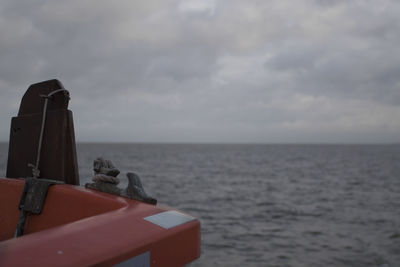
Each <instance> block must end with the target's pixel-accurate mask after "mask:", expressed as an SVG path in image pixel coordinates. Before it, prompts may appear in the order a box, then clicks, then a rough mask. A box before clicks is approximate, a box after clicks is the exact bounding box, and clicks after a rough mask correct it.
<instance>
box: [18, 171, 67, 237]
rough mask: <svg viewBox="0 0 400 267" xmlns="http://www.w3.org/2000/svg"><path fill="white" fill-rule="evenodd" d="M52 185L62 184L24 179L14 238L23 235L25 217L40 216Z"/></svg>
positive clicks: (45, 180) (46, 180)
mask: <svg viewBox="0 0 400 267" xmlns="http://www.w3.org/2000/svg"><path fill="white" fill-rule="evenodd" d="M54 184H62V182H60V181H55V180H49V179H37V178H35V177H28V178H26V179H25V186H24V190H23V191H22V196H21V199H20V201H19V204H18V208H19V210H20V211H21V214H20V217H19V219H18V224H17V229H16V230H15V234H14V237H18V236H22V235H23V234H24V228H25V221H26V217H27V215H29V214H40V213H41V212H42V209H43V205H44V201H45V200H46V196H47V192H48V190H49V187H50V186H51V185H54Z"/></svg>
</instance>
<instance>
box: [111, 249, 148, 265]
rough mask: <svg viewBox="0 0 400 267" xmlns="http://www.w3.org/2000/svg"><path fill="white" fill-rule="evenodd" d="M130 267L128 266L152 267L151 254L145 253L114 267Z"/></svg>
mask: <svg viewBox="0 0 400 267" xmlns="http://www.w3.org/2000/svg"><path fill="white" fill-rule="evenodd" d="M115 266H117V267H128V266H135V267H150V252H148V251H147V252H145V253H143V254H140V255H137V256H136V257H133V258H131V259H129V260H126V261H123V262H120V263H118V264H116V265H114V267H115Z"/></svg>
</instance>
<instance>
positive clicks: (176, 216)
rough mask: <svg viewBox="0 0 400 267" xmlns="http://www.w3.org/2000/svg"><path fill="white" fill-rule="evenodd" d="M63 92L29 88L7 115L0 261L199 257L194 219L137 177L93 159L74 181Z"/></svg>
mask: <svg viewBox="0 0 400 267" xmlns="http://www.w3.org/2000/svg"><path fill="white" fill-rule="evenodd" d="M68 101H69V92H68V91H67V90H66V89H65V88H64V87H63V85H62V84H61V83H60V82H59V81H58V80H49V81H44V82H41V83H37V84H33V85H31V86H30V87H29V88H28V90H27V91H26V93H25V95H24V97H23V98H22V101H21V105H20V109H19V113H18V116H17V117H14V118H12V122H11V130H10V143H9V153H8V162H7V174H6V177H5V178H0V266H140V267H149V266H151V267H157V266H167V267H168V266H184V265H186V264H188V263H190V262H192V261H194V260H195V259H197V258H198V257H199V256H200V239H201V234H200V221H199V219H197V218H195V217H194V216H192V215H190V214H187V213H185V212H183V211H180V210H177V209H174V208H171V207H168V206H164V205H161V204H159V203H157V200H156V199H155V198H152V197H150V196H149V195H147V193H146V192H145V190H144V188H143V186H142V183H141V179H140V178H139V176H138V175H137V174H135V173H133V172H128V173H127V175H126V176H127V178H126V179H127V180H128V186H127V187H126V188H120V187H119V185H118V182H119V180H120V179H122V178H118V177H117V176H118V174H119V173H120V171H119V170H118V169H117V168H116V167H115V166H114V164H113V162H112V161H111V160H108V159H103V158H101V157H99V158H96V159H95V160H94V165H93V166H94V167H93V169H94V176H93V179H92V183H87V184H86V185H85V186H80V182H79V174H78V165H77V160H76V148H75V136H74V128H73V120H72V112H71V111H70V110H68V109H67V107H68Z"/></svg>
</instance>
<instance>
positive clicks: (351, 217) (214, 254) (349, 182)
mask: <svg viewBox="0 0 400 267" xmlns="http://www.w3.org/2000/svg"><path fill="white" fill-rule="evenodd" d="M7 149H8V145H7V144H6V143H3V144H0V176H5V172H6V163H7ZM77 154H78V163H79V171H80V179H81V184H84V183H86V182H89V181H90V179H91V177H92V176H93V170H92V169H93V160H94V159H96V158H97V157H99V156H102V157H104V158H106V159H110V160H112V161H113V162H114V164H115V165H116V167H117V168H118V169H119V170H120V171H121V174H120V175H119V176H118V177H119V178H120V179H121V181H122V182H121V186H122V187H125V186H126V184H127V180H126V179H125V174H126V172H128V171H133V172H135V173H137V174H138V175H139V176H140V177H141V180H142V183H143V185H144V188H145V190H146V192H147V193H148V194H149V195H150V196H152V197H155V198H156V199H157V200H158V202H159V203H162V204H165V205H168V206H171V207H175V208H178V209H180V210H183V211H185V212H187V213H190V214H192V215H193V216H196V217H197V218H199V219H200V221H201V233H202V240H201V244H202V246H201V257H200V258H199V259H198V260H196V261H195V262H193V263H191V264H189V266H191V267H195V266H196V267H198V266H207V267H208V266H363V267H364V266H380V267H389V266H390V267H396V266H400V145H399V144H397V145H296V144H287V145H280V144H276V145H275V144H274V145H259V144H254V145H252V144H248V145H247V144H246V145H236V144H106V143H101V144H95V143H90V144H84V143H80V144H78V145H77Z"/></svg>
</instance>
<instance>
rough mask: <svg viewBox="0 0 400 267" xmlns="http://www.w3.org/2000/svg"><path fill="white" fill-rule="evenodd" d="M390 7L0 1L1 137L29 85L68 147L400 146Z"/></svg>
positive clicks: (358, 2)
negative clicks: (59, 100)
mask: <svg viewBox="0 0 400 267" xmlns="http://www.w3.org/2000/svg"><path fill="white" fill-rule="evenodd" d="M398 14H400V3H399V2H398V1H390V0H383V1H379V2H377V1H372V0H369V1H368V0H364V1H363V0H354V1H324V0H301V1H288V0H287V1H286V0H284V1H282V0H280V1H257V0H254V1H239V0H229V1H228V0H225V1H224V0H221V1H212V0H186V1H177V0H163V1H132V0H131V1H121V0H118V1H98V0H92V1H82V0H79V1H78V0H76V1H68V2H66V1H50V0H37V1H11V0H0V36H2V37H1V42H0V57H1V61H0V96H1V98H0V105H1V107H2V112H1V113H0V114H1V115H0V122H1V123H2V125H3V126H4V127H2V128H1V129H0V140H3V141H7V140H8V134H9V129H8V126H9V123H10V117H11V116H12V115H15V114H16V113H17V110H18V105H19V101H20V98H21V96H22V95H23V93H24V91H25V90H26V88H27V87H28V86H29V84H31V83H34V82H38V81H42V80H47V79H51V78H58V79H60V80H61V81H62V82H63V84H64V86H65V87H66V88H67V89H69V90H70V92H71V96H72V100H71V103H70V108H71V109H72V110H73V112H74V116H75V128H76V129H75V131H76V136H77V139H78V141H125V142H266V143H268V142H274V143H275V142H280V143H285V142H290V143H297V142H306V143H308V142H346V143H347V142H367V143H368V142H400V120H399V118H400V78H399V77H400V52H399V49H398V44H399V43H400V16H398Z"/></svg>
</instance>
